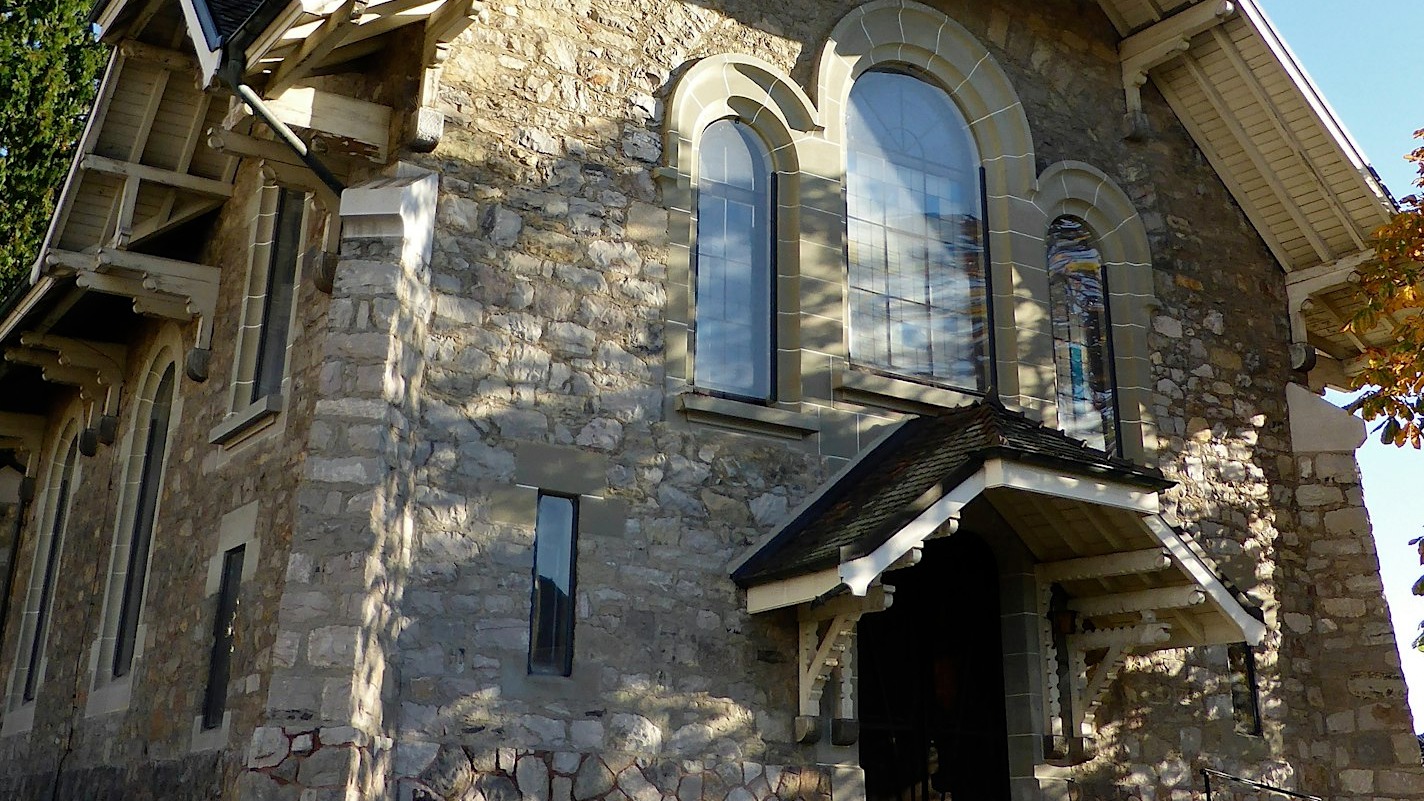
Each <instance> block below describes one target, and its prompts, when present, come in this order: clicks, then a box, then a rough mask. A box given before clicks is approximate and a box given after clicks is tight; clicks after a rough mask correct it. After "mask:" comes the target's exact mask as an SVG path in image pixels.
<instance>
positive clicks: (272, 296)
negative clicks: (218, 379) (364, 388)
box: [248, 187, 306, 403]
mask: <svg viewBox="0 0 1424 801" xmlns="http://www.w3.org/2000/svg"><path fill="white" fill-rule="evenodd" d="M279 191H280V194H279V195H278V197H277V211H276V215H275V221H274V223H273V225H272V243H271V246H270V249H269V253H268V259H267V281H266V283H265V285H264V288H263V293H262V323H261V325H260V326H259V327H258V334H257V353H256V356H255V358H254V359H253V363H252V392H251V395H250V397H249V398H248V401H249V402H251V403H257V402H258V401H260V400H262V399H263V398H265V397H268V396H271V395H280V394H281V392H282V380H283V378H284V376H285V374H286V371H287V346H288V344H289V342H290V340H291V335H292V312H293V310H294V309H295V308H296V293H297V272H298V263H299V262H300V261H301V254H300V253H299V249H300V247H301V242H302V226H303V224H304V221H305V220H306V193H304V192H302V191H300V190H297V189H287V188H285V187H284V188H281V189H280V190H279Z"/></svg>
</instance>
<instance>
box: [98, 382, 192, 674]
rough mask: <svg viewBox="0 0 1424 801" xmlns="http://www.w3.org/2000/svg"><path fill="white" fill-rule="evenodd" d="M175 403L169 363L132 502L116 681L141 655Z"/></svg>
mask: <svg viewBox="0 0 1424 801" xmlns="http://www.w3.org/2000/svg"><path fill="white" fill-rule="evenodd" d="M165 387H166V388H167V391H166V392H165ZM165 395H166V396H167V397H166V398H165V397H164V396H165ZM176 399H177V365H176V364H172V363H170V364H169V365H168V368H167V369H166V370H165V371H164V373H163V377H162V378H161V379H159V382H158V388H157V389H156V390H155V391H154V393H153V398H152V400H151V401H150V407H149V416H148V426H147V433H146V434H145V442H144V452H143V462H142V467H141V468H140V472H139V487H138V494H137V495H136V496H135V498H134V512H133V526H132V528H131V530H130V534H129V553H128V557H129V558H128V568H127V570H126V571H125V573H124V587H123V593H122V594H121V595H120V596H119V620H118V627H117V628H116V629H115V631H114V653H113V660H112V664H111V665H110V675H111V676H112V677H113V678H115V679H120V678H123V677H124V676H127V675H128V673H129V671H130V670H131V669H132V668H133V659H134V653H135V651H136V650H137V639H138V627H139V619H140V617H141V616H142V613H143V595H144V589H145V585H146V584H147V582H148V555H149V552H150V550H151V548H152V545H153V530H154V528H155V524H156V523H157V517H158V501H159V496H160V495H161V494H162V492H163V467H164V460H165V458H166V456H167V451H168V436H169V433H170V432H171V429H172V422H173V404H174V402H175V400H176Z"/></svg>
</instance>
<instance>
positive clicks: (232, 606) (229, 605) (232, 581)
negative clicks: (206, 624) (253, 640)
mask: <svg viewBox="0 0 1424 801" xmlns="http://www.w3.org/2000/svg"><path fill="white" fill-rule="evenodd" d="M246 555H247V548H246V547H245V546H242V545H239V546H237V547H236V548H233V549H231V550H229V551H227V552H226V553H224V554H223V560H222V580H221V582H220V583H219V585H218V602H217V609H216V611H215V612H214V615H213V643H212V655H211V657H210V658H209V660H208V684H207V691H206V692H205V693H204V694H203V728H205V729H216V728H217V727H219V726H221V725H222V722H223V713H224V712H226V711H227V686H228V681H229V680H230V679H231V677H232V648H233V636H234V633H235V630H236V629H235V627H236V625H237V606H238V588H239V587H240V586H241V585H242V563H243V560H244V559H245V558H246Z"/></svg>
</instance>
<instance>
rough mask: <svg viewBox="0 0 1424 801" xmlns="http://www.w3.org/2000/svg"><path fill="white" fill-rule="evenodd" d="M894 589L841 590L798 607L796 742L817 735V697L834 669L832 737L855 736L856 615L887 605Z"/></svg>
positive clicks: (847, 740) (845, 740) (835, 740)
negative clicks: (851, 592) (845, 592)
mask: <svg viewBox="0 0 1424 801" xmlns="http://www.w3.org/2000/svg"><path fill="white" fill-rule="evenodd" d="M893 593H894V588H892V587H887V586H884V585H881V586H878V587H874V588H872V589H871V590H870V592H868V593H866V594H865V595H864V596H855V595H841V596H837V597H835V598H832V599H831V600H829V601H825V602H823V603H811V604H805V605H803V606H802V607H801V608H800V614H799V619H800V629H801V631H800V639H799V642H798V648H797V650H798V658H797V660H796V666H797V675H798V680H799V685H800V693H799V701H800V706H799V709H798V714H797V716H796V725H795V732H794V733H795V736H796V740H797V742H800V743H806V744H810V743H814V742H817V741H818V740H820V739H821V725H820V724H821V698H822V696H823V694H824V693H825V689H826V684H827V683H828V682H829V681H830V680H831V677H832V675H833V674H834V675H835V676H836V678H837V685H836V686H837V690H838V691H837V698H836V706H835V712H834V717H833V719H832V721H831V742H832V744H834V745H851V744H853V743H855V741H856V740H857V739H859V735H860V732H859V725H858V722H857V721H856V719H855V668H854V661H853V660H854V654H855V644H854V638H855V627H856V623H857V622H858V621H859V620H860V616H861V615H864V614H867V613H870V612H880V611H883V610H885V609H889V608H890V604H891V603H892V600H893Z"/></svg>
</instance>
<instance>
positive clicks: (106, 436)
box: [7, 332, 126, 456]
mask: <svg viewBox="0 0 1424 801" xmlns="http://www.w3.org/2000/svg"><path fill="white" fill-rule="evenodd" d="M20 344H21V345H23V346H24V347H23V348H20V349H17V350H20V351H21V356H20V358H21V359H24V358H25V357H26V355H27V354H28V353H30V352H33V353H34V354H42V355H43V356H42V358H44V361H45V364H43V365H37V366H40V368H41V370H42V372H43V373H44V375H45V378H46V380H51V378H50V373H51V372H52V371H55V370H64V371H66V374H72V372H73V371H80V373H81V375H80V377H83V378H85V379H86V381H85V383H84V384H80V385H79V386H80V394H81V396H83V394H84V392H85V389H84V387H85V385H87V386H89V387H90V390H89V391H90V392H91V393H95V397H93V398H90V399H89V400H88V403H87V409H86V417H87V427H86V429H85V430H84V432H83V433H82V434H81V436H80V451H81V452H83V453H84V455H85V456H93V455H94V453H95V452H97V450H98V448H97V446H98V445H99V444H100V443H102V444H104V445H112V444H113V443H114V438H115V437H116V436H117V434H118V427H119V417H118V415H119V397H120V394H121V389H122V386H123V380H124V363H125V361H126V359H125V348H124V346H123V345H117V344H114V343H109V342H91V341H88V340H82V339H72V338H70V337H61V336H55V335H53V334H38V333H34V332H30V333H26V334H21V335H20ZM50 354H53V357H52V359H51V358H50ZM7 358H9V357H8V355H7ZM29 363H30V364H35V362H33V361H31V362H29ZM51 365H55V366H53V367H51ZM52 380H55V381H56V382H57V383H70V382H68V381H63V380H61V379H60V378H54V379H52ZM99 395H102V403H101V402H100V398H99V397H98V396H99Z"/></svg>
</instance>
